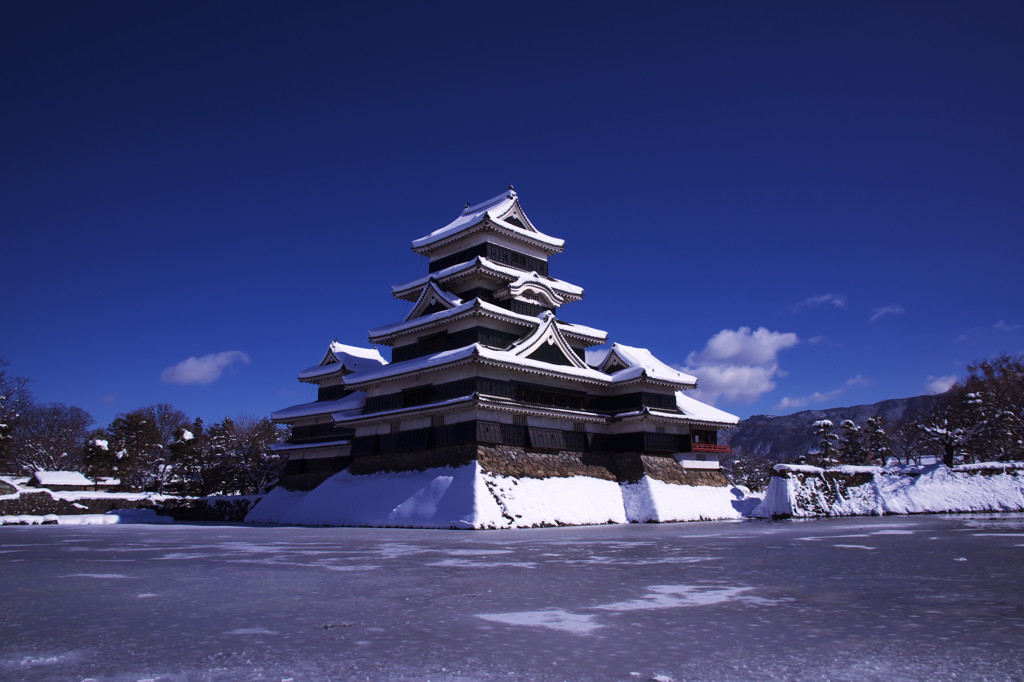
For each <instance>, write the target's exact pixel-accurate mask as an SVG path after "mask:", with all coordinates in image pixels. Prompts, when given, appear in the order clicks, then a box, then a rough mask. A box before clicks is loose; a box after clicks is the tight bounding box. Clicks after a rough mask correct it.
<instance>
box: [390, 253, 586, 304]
mask: <svg viewBox="0 0 1024 682" xmlns="http://www.w3.org/2000/svg"><path fill="white" fill-rule="evenodd" d="M476 266H481V267H483V268H486V269H488V270H490V271H491V272H495V273H498V274H501V275H504V276H505V277H511V278H512V283H520V282H530V281H535V282H538V283H540V284H544V285H546V286H548V287H549V288H551V289H554V290H555V291H557V292H558V293H560V294H569V295H570V296H580V297H582V296H583V287H581V286H579V285H576V284H573V283H572V282H566V281H565V280H561V279H557V278H555V277H550V276H547V275H541V274H538V273H535V272H533V273H531V272H527V271H525V270H520V269H519V268H514V267H512V266H510V265H509V266H506V265H504V264H503V263H497V262H495V261H493V260H491V259H490V258H486V257H484V256H474V257H473V258H471V259H470V260H467V261H464V262H462V263H456V264H455V265H449V266H448V267H447V268H443V269H441V270H438V271H436V272H431V273H429V274H427V275H425V276H423V277H417V278H416V279H413V280H409V281H408V282H403V283H401V284H392V285H391V293H392V295H398V294H401V293H405V292H408V291H412V290H413V289H416V288H418V287H421V286H426V285H427V283H428V282H429V280H430V279H431V278H433V279H434V280H435V281H438V282H439V281H441V280H443V279H445V278H448V277H452V276H454V275H458V274H461V273H463V272H464V271H466V270H470V269H472V268H474V267H476ZM531 275H533V277H531Z"/></svg>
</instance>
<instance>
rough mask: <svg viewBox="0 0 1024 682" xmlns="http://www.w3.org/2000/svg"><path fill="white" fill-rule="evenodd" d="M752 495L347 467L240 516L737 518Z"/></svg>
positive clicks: (351, 521) (413, 522) (446, 521)
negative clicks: (361, 470) (365, 470)
mask: <svg viewBox="0 0 1024 682" xmlns="http://www.w3.org/2000/svg"><path fill="white" fill-rule="evenodd" d="M752 501H753V503H755V504H756V502H757V501H759V498H752V497H750V496H749V492H747V491H743V490H741V489H739V488H726V487H708V486H683V485H674V484H671V483H665V482H663V481H658V480H654V479H650V478H647V477H644V478H643V479H641V480H640V481H639V482H638V483H630V484H622V485H620V484H618V483H616V482H615V481H608V480H604V479H598V478H591V477H588V476H572V477H568V478H556V477H552V478H514V477H509V476H499V475H496V474H492V473H488V472H485V471H483V470H481V468H480V465H479V464H478V463H476V462H473V463H471V464H467V465H465V466H462V467H441V468H435V469H428V470H426V471H402V472H388V473H379V474H363V475H353V474H351V473H349V472H347V471H343V472H341V473H339V474H336V475H335V476H332V477H331V478H329V479H328V480H327V481H325V482H324V483H322V484H321V485H320V486H319V487H317V488H316V489H314V490H312V491H310V492H308V493H304V492H292V491H287V490H281V489H278V490H277V491H272V492H271V493H270V494H269V495H267V497H265V498H264V500H263V501H262V502H260V503H259V504H257V505H256V506H255V507H254V508H253V510H252V511H251V512H249V515H248V516H247V517H246V521H249V522H257V523H283V524H294V525H304V526H403V527H415V528H524V527H533V526H562V525H572V526H578V525H594V524H604V523H627V522H647V521H696V520H702V519H703V520H710V519H738V518H742V516H743V514H744V512H745V511H746V510H748V509H749V507H750V506H751V504H752Z"/></svg>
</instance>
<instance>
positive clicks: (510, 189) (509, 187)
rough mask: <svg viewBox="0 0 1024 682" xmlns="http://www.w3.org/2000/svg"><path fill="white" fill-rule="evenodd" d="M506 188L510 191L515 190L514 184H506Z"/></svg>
mask: <svg viewBox="0 0 1024 682" xmlns="http://www.w3.org/2000/svg"><path fill="white" fill-rule="evenodd" d="M508 190H509V191H510V192H515V191H516V188H515V186H514V185H509V186H508Z"/></svg>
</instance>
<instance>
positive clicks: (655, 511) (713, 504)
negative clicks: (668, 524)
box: [621, 476, 761, 523]
mask: <svg viewBox="0 0 1024 682" xmlns="http://www.w3.org/2000/svg"><path fill="white" fill-rule="evenodd" d="M621 487H622V499H623V503H624V504H625V507H626V516H627V518H628V519H629V520H630V521H632V522H634V523H646V522H648V521H716V520H719V519H739V518H743V516H746V515H749V514H748V513H746V512H749V510H750V509H751V508H752V507H753V506H754V505H756V504H757V503H759V502H760V501H761V498H760V497H754V496H752V495H751V494H750V491H749V490H746V489H744V488H739V487H714V486H694V485H676V484H673V483H665V482H664V481H659V480H657V479H654V478H650V477H649V476H644V477H643V478H642V479H640V481H638V482H637V483H623V484H622V486H621Z"/></svg>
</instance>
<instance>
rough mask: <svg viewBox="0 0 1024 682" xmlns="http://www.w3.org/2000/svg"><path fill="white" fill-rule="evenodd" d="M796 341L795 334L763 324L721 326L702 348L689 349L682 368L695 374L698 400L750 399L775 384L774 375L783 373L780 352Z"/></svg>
mask: <svg viewBox="0 0 1024 682" xmlns="http://www.w3.org/2000/svg"><path fill="white" fill-rule="evenodd" d="M799 341H800V339H799V338H798V337H797V335H796V334H793V333H791V332H773V331H771V330H768V329H765V328H764V327H759V328H758V329H756V330H754V331H751V329H750V327H740V328H739V329H736V330H732V329H723V330H722V331H720V332H718V333H717V334H715V335H714V336H712V337H711V338H710V339H708V342H707V345H705V346H704V349H703V350H701V351H699V352H693V353H690V354H689V355H688V356H687V358H686V367H684V368H683V369H684V371H686V372H689V373H692V374H695V375H696V376H697V378H698V380H699V383H698V386H699V389H698V390H697V391H696V392H695V395H696V397H698V398H700V399H701V400H703V401H705V402H708V403H711V404H714V403H715V401H717V400H718V399H719V398H721V397H723V396H724V397H725V398H726V399H728V400H731V401H733V402H737V403H750V402H753V401H754V400H757V399H758V398H759V397H761V396H762V395H764V394H765V393H767V392H769V391H771V390H773V389H774V388H775V381H774V379H775V378H776V377H778V376H781V375H782V371H781V370H780V369H779V365H778V362H777V357H778V354H779V352H780V351H782V350H784V349H786V348H790V347H792V346H795V345H796V344H797V343H799Z"/></svg>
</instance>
